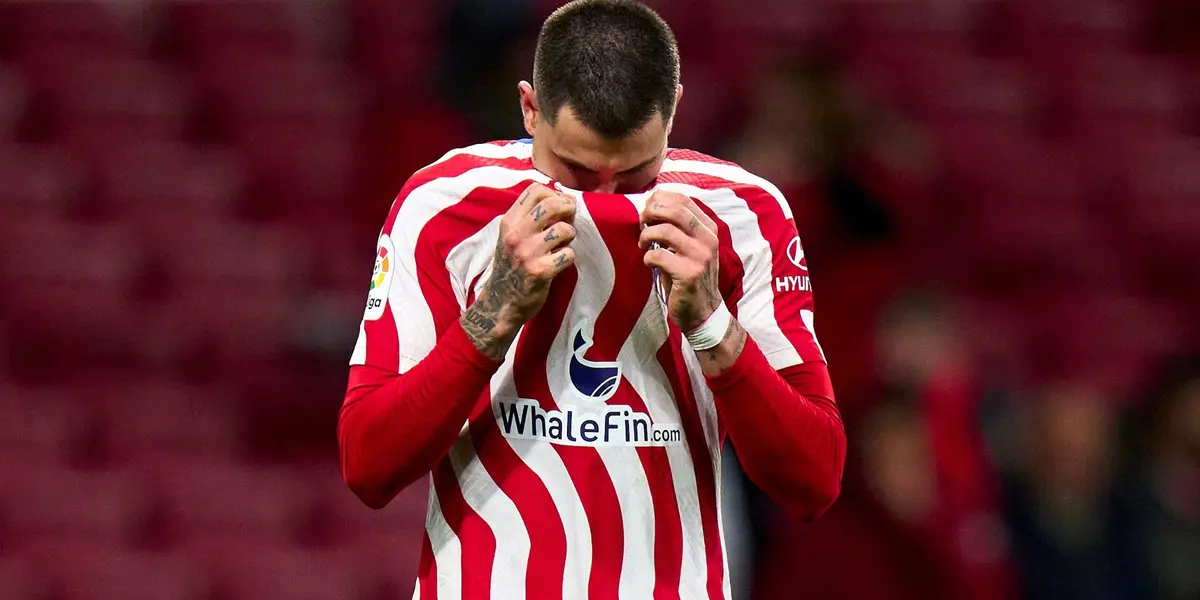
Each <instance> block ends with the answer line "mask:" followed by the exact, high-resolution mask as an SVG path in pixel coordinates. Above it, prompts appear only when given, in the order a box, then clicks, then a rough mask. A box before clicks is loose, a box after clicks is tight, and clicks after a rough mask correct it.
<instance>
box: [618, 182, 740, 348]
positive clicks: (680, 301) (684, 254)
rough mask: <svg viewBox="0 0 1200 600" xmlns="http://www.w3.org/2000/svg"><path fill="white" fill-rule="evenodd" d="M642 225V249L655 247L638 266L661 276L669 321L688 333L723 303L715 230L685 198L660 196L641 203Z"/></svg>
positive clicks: (669, 194) (701, 213)
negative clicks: (654, 268) (643, 265)
mask: <svg viewBox="0 0 1200 600" xmlns="http://www.w3.org/2000/svg"><path fill="white" fill-rule="evenodd" d="M642 223H643V224H644V225H646V228H645V229H643V230H642V236H641V238H640V239H639V240H638V243H639V245H640V246H641V247H642V249H647V248H650V247H651V244H654V243H657V244H658V245H659V247H658V248H652V249H650V250H649V251H647V252H646V256H645V258H644V259H643V260H644V262H645V263H646V266H649V267H657V268H658V269H659V271H660V273H661V277H662V278H663V281H662V287H663V289H664V290H668V293H667V312H668V314H669V315H670V318H671V321H673V322H674V323H675V325H676V326H678V327H679V328H680V329H682V330H684V331H691V330H692V329H695V328H696V327H699V326H700V324H701V323H703V322H704V320H705V319H707V318H708V317H709V315H711V314H712V313H713V311H715V310H716V309H717V307H718V306H719V305H720V303H721V302H724V299H723V298H722V297H721V289H720V287H719V286H718V285H717V269H718V266H719V261H718V260H717V224H716V223H714V222H713V220H712V219H711V218H709V216H708V215H706V214H704V211H702V210H700V207H698V206H696V203H695V202H693V201H692V199H691V198H688V197H687V196H683V195H681V194H675V193H671V192H661V191H660V192H655V193H654V194H653V195H652V196H650V199H649V200H647V201H646V208H645V210H644V211H642Z"/></svg>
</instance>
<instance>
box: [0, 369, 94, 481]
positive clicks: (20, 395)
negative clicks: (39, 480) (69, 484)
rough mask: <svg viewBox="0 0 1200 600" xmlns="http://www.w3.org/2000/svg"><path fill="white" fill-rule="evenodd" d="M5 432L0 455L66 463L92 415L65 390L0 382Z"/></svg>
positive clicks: (20, 460) (11, 459)
mask: <svg viewBox="0 0 1200 600" xmlns="http://www.w3.org/2000/svg"><path fill="white" fill-rule="evenodd" d="M0 407H3V408H2V411H3V413H4V415H5V422H6V427H5V432H4V436H3V437H2V438H0V456H3V457H4V458H5V460H6V461H8V462H12V463H16V464H20V463H24V462H26V461H33V462H35V463H38V462H51V463H55V462H59V463H61V464H64V465H65V464H67V463H68V462H69V461H70V459H71V458H72V456H71V452H72V450H73V449H75V448H76V446H77V445H78V444H79V442H80V441H81V439H82V438H83V437H84V435H85V434H86V433H87V432H88V428H89V425H90V424H91V419H92V414H91V411H90V410H89V407H86V406H83V405H81V404H80V403H79V402H78V398H77V397H75V396H74V395H72V394H71V393H70V392H68V391H63V390H54V389H50V390H46V389H41V388H26V387H21V386H17V385H10V384H3V385H0Z"/></svg>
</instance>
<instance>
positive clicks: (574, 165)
mask: <svg viewBox="0 0 1200 600" xmlns="http://www.w3.org/2000/svg"><path fill="white" fill-rule="evenodd" d="M554 156H556V157H557V158H558V160H561V161H562V162H563V164H565V165H567V166H568V167H571V168H572V169H577V170H579V171H585V172H587V173H595V172H596V170H595V169H589V168H588V167H585V166H583V165H581V164H579V163H578V162H576V161H573V160H571V159H569V158H567V157H565V156H563V155H561V154H558V153H555V154H554ZM655 160H658V156H657V155H656V156H651V157H650V158H649V159H648V160H646V161H643V162H642V163H640V164H638V165H637V166H635V167H633V168H630V169H625V170H624V171H621V172H620V173H619V174H620V175H627V174H629V173H636V172H638V171H641V170H642V169H645V168H646V167H648V166H650V165H652V164H654V161H655Z"/></svg>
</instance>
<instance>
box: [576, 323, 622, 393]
mask: <svg viewBox="0 0 1200 600" xmlns="http://www.w3.org/2000/svg"><path fill="white" fill-rule="evenodd" d="M583 329H584V326H583V325H579V326H578V327H576V328H575V333H574V335H572V336H571V338H572V339H571V360H570V363H569V364H568V366H567V376H568V378H569V379H570V380H571V385H572V386H574V387H575V391H577V392H579V393H580V394H583V396H584V397H587V398H591V399H593V400H599V401H601V402H607V401H608V399H609V398H612V397H613V394H615V393H617V386H619V385H620V383H621V365H620V364H618V363H616V362H607V361H592V360H588V359H586V358H584V357H583V355H584V353H585V352H587V349H588V348H591V347H592V340H591V339H588V338H587V337H586V336H584V333H583Z"/></svg>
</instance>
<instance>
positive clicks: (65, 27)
mask: <svg viewBox="0 0 1200 600" xmlns="http://www.w3.org/2000/svg"><path fill="white" fill-rule="evenodd" d="M4 5H5V6H4V9H5V11H6V13H7V14H4V15H3V16H4V17H5V19H6V20H7V21H8V23H6V25H7V26H8V27H9V28H10V31H9V33H10V34H11V36H12V38H11V39H10V40H9V43H11V45H12V48H11V51H12V53H13V55H14V58H15V59H16V61H17V62H18V63H19V64H20V65H21V66H22V67H23V69H24V70H25V71H26V72H27V73H37V72H39V71H43V70H45V69H46V68H47V67H50V66H52V65H58V64H63V63H64V62H69V61H71V60H73V59H79V58H83V57H97V56H100V57H111V58H121V59H129V58H132V57H134V56H136V55H137V53H138V51H139V50H140V48H141V46H142V42H143V40H141V39H139V36H138V34H137V29H136V27H135V25H136V22H134V21H130V20H127V19H123V18H122V13H121V12H120V11H119V10H117V9H116V8H115V6H114V5H112V4H110V3H106V2H93V1H90V0H45V1H39V2H5V3H4Z"/></svg>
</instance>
